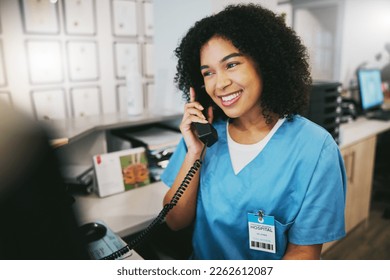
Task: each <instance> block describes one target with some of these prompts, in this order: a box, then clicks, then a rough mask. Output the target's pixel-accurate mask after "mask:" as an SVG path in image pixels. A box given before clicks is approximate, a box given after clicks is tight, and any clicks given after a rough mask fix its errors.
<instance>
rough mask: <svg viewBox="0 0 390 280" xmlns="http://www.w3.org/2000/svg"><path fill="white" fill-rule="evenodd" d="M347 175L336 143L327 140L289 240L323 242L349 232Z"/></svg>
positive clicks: (294, 241)
mask: <svg viewBox="0 0 390 280" xmlns="http://www.w3.org/2000/svg"><path fill="white" fill-rule="evenodd" d="M345 198H346V175H345V169H344V162H343V158H342V156H341V154H340V151H339V149H338V147H337V145H336V143H335V142H334V141H333V139H331V137H328V139H327V141H326V142H325V143H324V148H323V149H322V151H321V154H320V157H319V159H318V162H317V165H316V168H315V170H314V173H313V176H312V178H311V180H310V185H309V187H308V190H307V193H306V196H305V198H304V200H303V203H302V207H301V210H300V211H299V213H298V215H297V217H296V219H295V221H294V223H293V225H292V227H291V228H290V231H289V242H290V243H293V244H297V245H312V244H322V243H325V242H330V241H333V240H337V239H340V238H342V237H344V236H345V220H344V209H345Z"/></svg>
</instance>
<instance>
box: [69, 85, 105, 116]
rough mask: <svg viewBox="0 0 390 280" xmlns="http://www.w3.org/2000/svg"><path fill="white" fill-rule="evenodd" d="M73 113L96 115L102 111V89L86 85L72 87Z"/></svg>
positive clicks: (77, 114)
mask: <svg viewBox="0 0 390 280" xmlns="http://www.w3.org/2000/svg"><path fill="white" fill-rule="evenodd" d="M71 99H72V114H73V116H74V117H84V116H94V115H99V114H100V113H101V98H100V89H99V88H98V87H84V88H73V89H71Z"/></svg>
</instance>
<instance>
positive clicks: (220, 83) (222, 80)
mask: <svg viewBox="0 0 390 280" xmlns="http://www.w3.org/2000/svg"><path fill="white" fill-rule="evenodd" d="M216 82H217V83H216V85H215V86H216V88H217V89H218V90H224V89H225V88H226V87H227V86H229V85H230V84H231V83H232V81H231V80H230V78H229V76H228V75H226V73H224V72H223V71H221V72H219V73H218V74H217V81H216Z"/></svg>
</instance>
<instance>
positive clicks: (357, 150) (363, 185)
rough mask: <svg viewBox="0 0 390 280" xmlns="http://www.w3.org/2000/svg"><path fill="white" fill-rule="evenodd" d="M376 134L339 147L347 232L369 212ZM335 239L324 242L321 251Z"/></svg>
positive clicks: (326, 248)
mask: <svg viewBox="0 0 390 280" xmlns="http://www.w3.org/2000/svg"><path fill="white" fill-rule="evenodd" d="M375 145H376V136H371V137H369V138H366V139H364V140H362V141H359V142H357V143H355V144H352V145H349V146H347V147H344V148H342V149H341V154H342V156H343V158H344V165H345V170H346V175H347V198H346V205H345V230H346V232H347V234H348V232H350V231H351V230H352V229H354V228H355V227H356V226H357V225H359V224H360V223H362V222H364V221H366V220H367V219H368V217H369V213H370V202H371V189H372V181H373V171H374V159H375ZM336 242H337V241H333V242H329V243H326V244H324V246H323V249H322V252H325V251H326V250H328V249H329V248H330V247H331V246H332V245H334V244H335V243H336Z"/></svg>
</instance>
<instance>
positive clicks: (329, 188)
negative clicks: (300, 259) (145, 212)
mask: <svg viewBox="0 0 390 280" xmlns="http://www.w3.org/2000/svg"><path fill="white" fill-rule="evenodd" d="M214 126H215V128H216V130H217V131H218V136H219V139H218V141H217V142H216V143H215V144H214V145H213V146H211V147H209V148H208V149H207V151H206V155H205V158H204V160H203V165H202V167H201V173H200V185H199V191H198V199H197V210H196V218H195V221H194V235H193V250H194V251H193V258H194V259H281V258H282V257H283V255H284V253H285V251H286V248H287V243H288V242H290V243H294V244H297V245H312V244H321V243H325V242H329V241H333V240H337V239H340V238H342V237H343V236H345V225H344V207H345V195H346V177H345V170H344V164H343V159H342V156H341V154H340V151H339V149H338V146H337V144H336V143H335V141H334V139H333V138H332V136H331V135H330V134H329V133H328V132H327V131H326V130H325V129H323V128H322V127H320V126H318V125H317V124H314V123H313V122H311V121H309V120H307V119H306V118H304V117H301V116H295V117H294V118H293V120H292V121H287V120H286V121H285V122H284V123H283V124H282V126H281V127H280V128H279V129H278V130H277V131H276V133H275V134H274V135H273V136H272V138H271V139H270V141H269V142H268V143H267V145H266V146H265V147H264V149H263V150H262V151H261V153H260V154H259V155H258V156H257V157H256V158H255V159H254V160H252V161H251V162H250V163H249V164H248V165H247V166H245V167H244V168H243V169H242V170H241V171H240V172H239V173H238V174H237V175H236V174H234V171H233V167H232V164H231V159H230V155H229V149H228V144H227V133H226V122H222V121H219V122H217V123H215V124H214ZM186 151H187V150H186V145H185V142H184V141H183V140H182V141H181V142H180V144H179V145H178V147H177V149H176V151H175V153H174V154H173V155H172V157H171V159H170V162H169V165H168V167H167V168H166V170H165V172H164V173H163V175H162V177H161V178H162V181H163V182H164V183H165V184H167V185H168V186H172V184H173V182H174V180H175V178H176V175H177V174H178V171H179V169H180V167H181V164H182V162H183V160H184V157H185V154H186ZM258 210H262V211H263V212H264V214H265V215H268V216H273V217H274V218H275V231H276V236H275V238H276V253H269V252H262V251H258V250H253V249H250V248H249V231H248V220H247V214H248V213H257V211H258Z"/></svg>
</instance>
